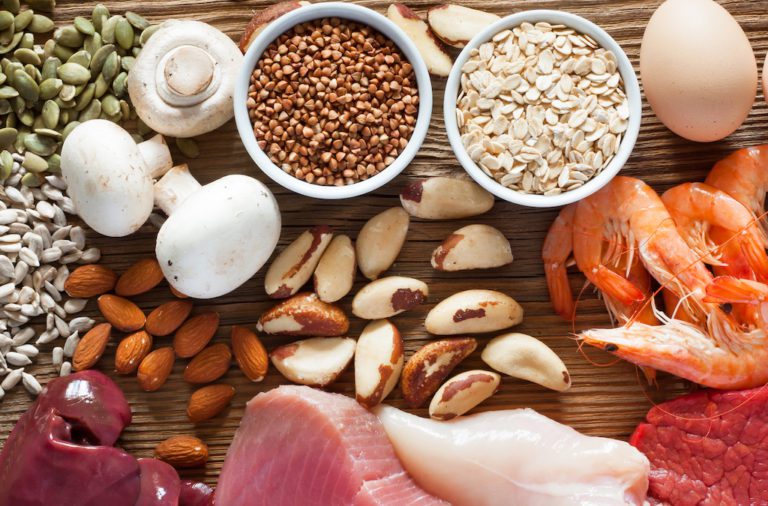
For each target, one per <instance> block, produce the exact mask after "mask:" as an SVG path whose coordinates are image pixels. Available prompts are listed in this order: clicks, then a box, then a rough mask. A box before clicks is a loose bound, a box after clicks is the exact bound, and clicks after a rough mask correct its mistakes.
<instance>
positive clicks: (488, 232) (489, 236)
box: [432, 225, 514, 272]
mask: <svg viewBox="0 0 768 506" xmlns="http://www.w3.org/2000/svg"><path fill="white" fill-rule="evenodd" d="M513 259H514V257H513V256H512V246H511V245H510V244H509V241H508V240H507V238H506V237H504V234H502V233H501V232H500V231H499V230H497V229H495V228H493V227H489V226H488V225H468V226H466V227H463V228H460V229H459V230H456V231H455V232H453V233H452V234H451V235H449V236H448V237H447V238H446V239H445V240H444V241H443V243H442V244H441V245H440V246H438V247H437V248H436V249H435V251H434V252H432V267H434V268H435V269H437V270H438V271H449V272H452V271H465V270H470V269H492V268H495V267H502V266H504V265H508V264H510V263H512V260H513Z"/></svg>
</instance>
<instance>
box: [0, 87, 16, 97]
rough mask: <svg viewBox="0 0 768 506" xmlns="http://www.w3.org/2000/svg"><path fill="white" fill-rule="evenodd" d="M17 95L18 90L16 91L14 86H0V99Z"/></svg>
mask: <svg viewBox="0 0 768 506" xmlns="http://www.w3.org/2000/svg"><path fill="white" fill-rule="evenodd" d="M18 96H19V92H18V91H16V90H15V89H14V88H11V87H10V86H2V87H0V99H8V98H13V97H18Z"/></svg>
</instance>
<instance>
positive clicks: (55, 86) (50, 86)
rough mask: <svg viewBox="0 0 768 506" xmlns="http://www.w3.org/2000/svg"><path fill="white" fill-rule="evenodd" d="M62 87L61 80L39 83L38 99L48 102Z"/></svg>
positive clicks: (53, 79) (48, 80)
mask: <svg viewBox="0 0 768 506" xmlns="http://www.w3.org/2000/svg"><path fill="white" fill-rule="evenodd" d="M62 86H64V81H62V80H61V79H57V78H55V77H52V78H50V79H46V80H45V81H43V82H42V83H40V98H42V99H43V100H49V99H51V98H54V97H55V96H56V95H58V94H59V92H60V91H61V88H62Z"/></svg>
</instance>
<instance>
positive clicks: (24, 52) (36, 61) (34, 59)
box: [13, 48, 42, 65]
mask: <svg viewBox="0 0 768 506" xmlns="http://www.w3.org/2000/svg"><path fill="white" fill-rule="evenodd" d="M13 56H14V58H16V59H17V60H19V61H20V62H21V63H28V64H30V65H40V64H41V63H42V62H41V61H40V56H38V54H37V53H35V51H34V50H32V49H26V48H20V49H17V50H16V51H14V52H13Z"/></svg>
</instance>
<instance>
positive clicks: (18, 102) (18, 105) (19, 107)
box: [11, 97, 27, 116]
mask: <svg viewBox="0 0 768 506" xmlns="http://www.w3.org/2000/svg"><path fill="white" fill-rule="evenodd" d="M11 108H12V109H13V112H15V113H16V115H17V116H18V115H19V114H21V113H22V112H24V109H26V108H27V102H26V100H24V99H23V98H21V97H13V98H12V99H11Z"/></svg>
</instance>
